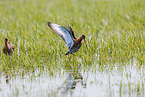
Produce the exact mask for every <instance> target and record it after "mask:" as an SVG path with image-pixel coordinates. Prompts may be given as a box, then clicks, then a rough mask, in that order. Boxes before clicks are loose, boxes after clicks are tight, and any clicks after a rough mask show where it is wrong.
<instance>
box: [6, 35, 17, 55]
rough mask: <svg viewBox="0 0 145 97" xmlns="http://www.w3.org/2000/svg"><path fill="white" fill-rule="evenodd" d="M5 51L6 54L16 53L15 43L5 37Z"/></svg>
mask: <svg viewBox="0 0 145 97" xmlns="http://www.w3.org/2000/svg"><path fill="white" fill-rule="evenodd" d="M3 53H4V54H5V55H7V54H8V55H12V54H13V53H14V45H13V44H12V43H11V42H9V41H8V38H5V45H4V46H3Z"/></svg>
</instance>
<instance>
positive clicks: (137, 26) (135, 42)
mask: <svg viewBox="0 0 145 97" xmlns="http://www.w3.org/2000/svg"><path fill="white" fill-rule="evenodd" d="M144 5H145V1H143V0H127V1H126V0H116V1H115V0H103V1H102V0H80V1H79V2H78V1H77V0H53V1H51V0H31V1H29V0H21V1H19V0H12V1H11V0H10V1H9V0H5V1H3V0H1V1H0V36H1V37H0V48H2V47H3V45H4V38H5V37H8V38H9V40H10V41H11V42H12V43H13V44H14V46H15V53H14V55H12V56H11V57H10V56H5V55H4V54H3V53H2V50H1V52H0V64H1V66H0V72H3V71H4V72H8V73H18V72H19V73H22V74H23V73H25V72H29V71H35V70H36V69H38V68H39V69H40V70H43V69H44V68H45V69H47V70H49V71H51V72H53V70H57V69H58V70H60V68H62V67H63V68H65V69H66V70H67V69H72V68H74V67H75V68H77V65H78V64H79V65H80V64H81V66H83V67H92V66H94V65H95V64H99V65H100V66H103V67H104V66H106V65H108V64H109V65H110V66H113V65H116V63H117V64H119V65H123V64H124V63H126V62H128V61H130V60H133V59H136V61H137V64H138V65H143V64H145V62H144V59H145V54H144V53H145V6H144ZM48 21H50V22H54V23H57V24H60V25H62V26H65V27H67V26H68V24H70V25H71V26H72V28H73V29H74V31H75V34H76V36H77V37H79V36H81V34H85V35H86V41H87V44H88V47H89V49H88V50H87V49H86V48H85V45H83V46H82V47H81V48H80V50H79V51H78V52H77V53H75V55H70V56H65V55H64V54H65V52H67V47H66V46H65V43H64V42H63V41H62V39H60V38H59V37H58V36H57V35H55V34H54V33H53V32H52V31H51V30H50V29H49V27H48V26H47V22H48Z"/></svg>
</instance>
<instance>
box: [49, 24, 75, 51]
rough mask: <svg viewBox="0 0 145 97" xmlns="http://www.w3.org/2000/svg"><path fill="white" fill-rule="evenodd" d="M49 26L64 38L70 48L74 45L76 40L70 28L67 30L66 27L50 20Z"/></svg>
mask: <svg viewBox="0 0 145 97" xmlns="http://www.w3.org/2000/svg"><path fill="white" fill-rule="evenodd" d="M48 26H49V27H50V28H51V29H52V31H53V32H54V33H56V34H57V35H59V36H60V37H61V38H62V39H63V41H64V42H65V43H66V45H67V47H68V48H69V49H70V48H71V47H72V46H73V44H74V41H73V39H72V37H71V35H70V33H69V30H67V29H66V28H65V27H62V26H60V25H57V24H54V23H50V22H48Z"/></svg>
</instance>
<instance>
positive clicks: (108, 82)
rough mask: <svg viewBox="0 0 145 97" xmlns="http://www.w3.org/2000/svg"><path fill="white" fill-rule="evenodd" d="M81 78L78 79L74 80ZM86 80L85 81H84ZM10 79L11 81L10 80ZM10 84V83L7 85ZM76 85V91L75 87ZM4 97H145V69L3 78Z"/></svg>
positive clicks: (133, 67) (0, 80)
mask: <svg viewBox="0 0 145 97" xmlns="http://www.w3.org/2000/svg"><path fill="white" fill-rule="evenodd" d="M76 75H79V77H77V78H74V76H76ZM80 76H81V77H82V78H81V77H80ZM7 79H9V80H7ZM6 80H7V81H6ZM74 83H75V85H74V87H73V89H72V86H73V84H74ZM0 95H1V97H17V96H18V97H50V96H51V97H55V96H56V97H57V96H59V97H60V96H61V97H145V67H143V66H141V67H140V68H139V69H138V67H137V66H136V65H135V64H133V65H126V66H122V67H119V66H115V67H113V69H110V68H109V67H108V68H105V69H104V70H103V71H102V70H98V69H96V70H94V69H92V70H88V71H87V70H81V71H80V72H79V73H74V72H65V71H63V70H62V72H59V73H57V74H56V75H55V76H50V74H49V72H44V73H42V74H40V75H39V70H38V71H36V72H35V73H34V74H26V75H25V76H24V77H21V76H15V77H11V78H6V75H5V74H2V75H1V77H0Z"/></svg>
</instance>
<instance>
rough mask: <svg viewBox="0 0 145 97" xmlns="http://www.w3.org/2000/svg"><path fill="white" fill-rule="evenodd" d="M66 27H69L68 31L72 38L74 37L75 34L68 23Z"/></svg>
mask: <svg viewBox="0 0 145 97" xmlns="http://www.w3.org/2000/svg"><path fill="white" fill-rule="evenodd" d="M68 27H69V32H70V34H71V36H72V38H74V39H76V37H75V35H74V31H73V30H72V28H71V26H70V25H68Z"/></svg>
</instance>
